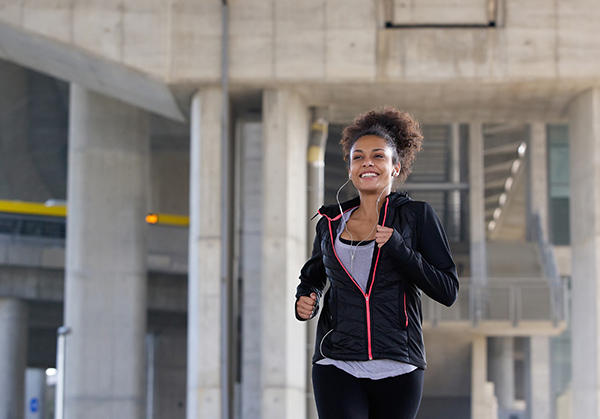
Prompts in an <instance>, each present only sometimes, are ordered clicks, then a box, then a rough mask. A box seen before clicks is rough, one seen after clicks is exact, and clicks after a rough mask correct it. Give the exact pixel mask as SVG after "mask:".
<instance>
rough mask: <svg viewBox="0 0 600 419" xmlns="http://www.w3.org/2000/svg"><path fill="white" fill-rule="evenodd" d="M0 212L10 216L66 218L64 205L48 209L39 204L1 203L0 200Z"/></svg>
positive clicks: (21, 202)
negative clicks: (7, 213) (26, 215)
mask: <svg viewBox="0 0 600 419" xmlns="http://www.w3.org/2000/svg"><path fill="white" fill-rule="evenodd" d="M0 212H9V213H12V214H28V215H43V216H49V217H66V216H67V207H66V205H56V206H51V207H48V206H46V205H45V204H43V203H41V202H23V201H3V200H0Z"/></svg>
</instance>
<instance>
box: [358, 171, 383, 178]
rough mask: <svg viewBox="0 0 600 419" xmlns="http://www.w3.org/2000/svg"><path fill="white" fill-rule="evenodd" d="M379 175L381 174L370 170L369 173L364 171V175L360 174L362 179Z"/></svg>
mask: <svg viewBox="0 0 600 419" xmlns="http://www.w3.org/2000/svg"><path fill="white" fill-rule="evenodd" d="M377 176H379V175H378V174H377V173H373V172H368V173H363V174H362V175H360V178H361V179H364V178H374V177H377Z"/></svg>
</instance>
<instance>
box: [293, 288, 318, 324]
mask: <svg viewBox="0 0 600 419" xmlns="http://www.w3.org/2000/svg"><path fill="white" fill-rule="evenodd" d="M316 304H317V294H315V293H314V292H313V293H312V294H310V297H307V296H305V295H303V296H301V297H300V298H298V301H296V311H297V312H298V316H300V318H301V319H304V320H308V319H310V318H311V317H312V315H313V312H314V311H315V305H316Z"/></svg>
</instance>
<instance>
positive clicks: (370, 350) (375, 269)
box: [327, 198, 408, 360]
mask: <svg viewBox="0 0 600 419" xmlns="http://www.w3.org/2000/svg"><path fill="white" fill-rule="evenodd" d="M389 202H390V200H389V198H386V200H385V211H384V213H383V223H382V224H383V225H385V220H386V218H387V210H388V204H389ZM354 208H356V207H354ZM350 209H352V208H350ZM347 211H349V210H347ZM347 211H345V212H347ZM341 216H342V214H340V215H338V216H337V217H335V218H329V217H327V219H328V221H329V223H328V224H329V237H331V246H332V247H333V253H334V254H335V258H336V259H337V260H338V262H339V263H340V265H341V266H342V268H343V269H344V272H346V274H347V275H348V277H349V278H350V279H351V280H352V282H354V285H356V287H357V288H358V289H359V291H360V292H361V293H362V295H363V297H365V306H366V310H367V347H368V351H369V360H371V359H373V348H372V345H371V305H370V304H369V300H370V297H371V291H372V290H373V283H374V282H375V273H376V272H377V264H378V263H379V255H380V253H381V248H380V247H378V248H377V257H376V258H375V267H374V268H373V280H372V281H371V286H370V287H369V292H368V293H367V294H366V293H365V292H364V291H363V289H362V288H361V287H360V285H358V283H357V282H356V281H355V280H354V278H352V275H350V272H348V270H347V269H346V267H345V266H344V264H343V263H342V261H341V260H340V258H339V257H338V254H337V252H336V250H335V240H334V239H333V231H332V228H331V222H332V221H335V220H337V219H339V218H340V217H341ZM404 312H405V314H406V294H404ZM406 319H407V320H406V322H407V325H408V317H407V318H406Z"/></svg>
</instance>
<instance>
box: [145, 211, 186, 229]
mask: <svg viewBox="0 0 600 419" xmlns="http://www.w3.org/2000/svg"><path fill="white" fill-rule="evenodd" d="M151 215H152V216H155V217H150V216H151ZM150 220H151V221H150ZM146 221H147V222H148V224H162V225H172V226H182V227H187V226H189V225H190V217H188V216H187V215H175V214H161V213H158V214H148V215H147V216H146Z"/></svg>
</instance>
